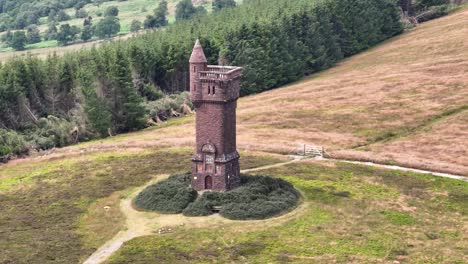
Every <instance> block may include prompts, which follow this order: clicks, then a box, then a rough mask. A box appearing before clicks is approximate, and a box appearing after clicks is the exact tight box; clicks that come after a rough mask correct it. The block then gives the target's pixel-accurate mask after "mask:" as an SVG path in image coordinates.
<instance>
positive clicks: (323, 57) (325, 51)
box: [0, 0, 402, 146]
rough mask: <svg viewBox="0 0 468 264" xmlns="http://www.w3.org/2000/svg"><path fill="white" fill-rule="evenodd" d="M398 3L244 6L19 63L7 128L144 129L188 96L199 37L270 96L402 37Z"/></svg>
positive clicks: (0, 110) (3, 99)
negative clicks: (166, 99)
mask: <svg viewBox="0 0 468 264" xmlns="http://www.w3.org/2000/svg"><path fill="white" fill-rule="evenodd" d="M396 2H397V1H396V0H322V1H319V0H317V1H310V0H246V1H244V3H243V4H242V5H240V6H238V7H236V8H225V9H221V10H219V11H218V12H215V13H214V14H212V15H207V16H196V17H194V18H193V19H191V20H187V21H182V22H180V21H179V22H178V23H176V24H175V25H172V26H168V27H167V28H166V29H165V30H160V31H156V32H151V33H148V34H145V35H141V36H138V37H135V38H133V39H130V40H128V41H126V42H115V43H111V44H106V45H103V46H101V47H99V48H96V49H91V50H85V51H80V52H77V53H73V54H69V55H66V56H64V57H57V56H50V57H49V58H48V59H46V60H39V59H36V58H34V57H26V58H16V59H13V60H10V61H8V62H6V63H5V64H4V65H3V66H2V67H1V69H0V129H2V128H3V129H11V130H16V131H18V132H19V133H20V134H23V135H26V136H27V135H28V133H29V132H28V131H34V129H35V128H37V127H38V124H39V123H40V119H44V118H45V119H48V120H49V119H50V118H52V117H51V116H54V117H55V118H58V119H59V120H61V121H63V122H65V123H67V124H70V127H72V128H75V129H74V130H73V131H78V132H77V134H78V136H77V137H78V140H80V139H86V138H89V137H92V136H105V135H107V134H108V131H113V132H124V131H130V130H134V129H139V128H142V127H143V126H144V123H145V118H146V113H145V110H144V104H146V102H147V101H151V100H154V99H155V98H156V97H155V95H156V94H157V90H162V91H163V92H165V93H166V94H172V93H176V92H180V91H185V90H187V89H188V85H189V81H188V78H189V72H188V59H189V56H190V53H191V50H192V47H193V44H194V42H195V39H197V38H199V39H200V41H201V43H202V45H203V47H204V49H205V53H206V56H207V58H208V60H209V63H214V64H216V63H218V61H219V62H221V63H223V64H226V65H239V66H242V67H244V78H243V81H242V88H241V89H242V94H243V95H247V94H253V93H259V92H262V91H265V90H268V89H272V88H275V87H278V86H280V85H283V84H286V83H289V82H292V81H295V80H298V79H300V78H301V77H303V76H304V75H308V74H311V73H314V72H317V71H320V70H323V69H326V68H329V67H331V66H332V65H333V64H335V63H336V62H337V61H339V60H340V59H342V58H344V57H347V56H351V55H353V54H356V53H358V52H360V51H363V50H365V49H368V48H370V47H372V46H374V45H376V44H377V43H379V42H381V41H383V40H385V39H388V38H390V37H392V36H394V35H396V34H399V33H401V32H402V25H401V23H400V17H399V9H398V7H397V5H396ZM49 121H50V120H49ZM49 123H50V124H53V122H52V123H51V122H49ZM74 140H76V138H73V137H72V138H70V139H69V140H68V141H69V142H66V143H73V142H74ZM35 145H36V146H37V145H38V144H37V142H36V143H35ZM52 145H54V144H52ZM55 145H58V144H55Z"/></svg>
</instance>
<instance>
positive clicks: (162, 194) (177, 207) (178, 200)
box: [134, 174, 197, 214]
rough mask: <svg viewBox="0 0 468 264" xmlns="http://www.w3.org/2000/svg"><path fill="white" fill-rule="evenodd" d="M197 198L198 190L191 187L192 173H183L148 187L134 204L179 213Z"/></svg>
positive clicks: (169, 212)
mask: <svg viewBox="0 0 468 264" xmlns="http://www.w3.org/2000/svg"><path fill="white" fill-rule="evenodd" d="M196 198H197V192H196V191H195V190H194V189H192V188H191V187H190V174H183V175H173V176H171V177H169V178H168V179H167V180H164V181H161V182H158V183H155V184H153V185H150V186H148V187H146V189H144V190H143V191H142V192H140V193H139V194H138V196H137V197H136V198H135V200H134V204H135V205H136V207H138V208H140V209H144V210H149V211H157V212H160V213H166V214H179V213H181V212H182V211H183V210H184V209H185V208H186V207H187V206H188V205H189V204H190V203H192V202H193V201H195V199H196Z"/></svg>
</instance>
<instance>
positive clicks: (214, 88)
mask: <svg viewBox="0 0 468 264" xmlns="http://www.w3.org/2000/svg"><path fill="white" fill-rule="evenodd" d="M215 93H216V86H213V94H215Z"/></svg>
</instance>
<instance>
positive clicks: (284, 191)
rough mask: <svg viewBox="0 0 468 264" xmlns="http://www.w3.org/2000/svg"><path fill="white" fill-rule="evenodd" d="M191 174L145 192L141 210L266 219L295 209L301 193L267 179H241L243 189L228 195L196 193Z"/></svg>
mask: <svg viewBox="0 0 468 264" xmlns="http://www.w3.org/2000/svg"><path fill="white" fill-rule="evenodd" d="M189 186H190V174H185V175H176V176H171V177H170V178H169V179H167V180H165V181H162V182H159V183H156V184H154V185H151V186H149V187H147V188H146V189H145V190H143V191H142V192H141V193H140V194H139V195H138V196H137V198H136V199H135V204H136V205H137V206H138V207H139V208H142V209H146V210H152V211H158V212H162V213H181V212H182V213H183V214H184V215H186V216H207V215H211V214H213V210H212V209H213V207H220V208H221V210H220V211H219V214H220V215H222V216H223V217H226V218H228V219H233V220H253V219H266V218H270V217H273V216H277V215H280V214H282V213H284V212H287V211H290V210H291V209H293V208H295V207H296V206H297V204H298V202H299V199H300V194H299V192H298V191H297V190H296V189H294V187H293V185H292V184H290V183H289V182H287V181H285V180H282V179H278V178H272V177H267V176H248V175H242V176H241V186H240V187H238V188H236V189H234V190H231V191H229V192H204V193H203V194H202V195H201V196H199V197H198V199H197V192H196V191H195V190H193V189H192V188H190V187H189Z"/></svg>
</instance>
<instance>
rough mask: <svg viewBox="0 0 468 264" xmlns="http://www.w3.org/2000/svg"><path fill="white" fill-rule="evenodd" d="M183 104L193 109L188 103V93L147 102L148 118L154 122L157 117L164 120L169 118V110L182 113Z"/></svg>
mask: <svg viewBox="0 0 468 264" xmlns="http://www.w3.org/2000/svg"><path fill="white" fill-rule="evenodd" d="M184 103H185V104H187V105H188V106H189V107H190V108H193V106H192V103H191V101H190V93H188V92H183V93H179V94H173V95H169V96H164V97H163V98H161V99H159V100H156V101H152V102H148V103H147V104H146V109H147V110H148V111H149V112H150V116H151V117H152V118H153V119H155V120H156V119H157V117H158V116H159V118H160V119H162V120H165V119H166V118H169V117H170V111H171V109H173V110H175V111H177V112H179V113H182V112H183V109H182V108H183V105H184Z"/></svg>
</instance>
